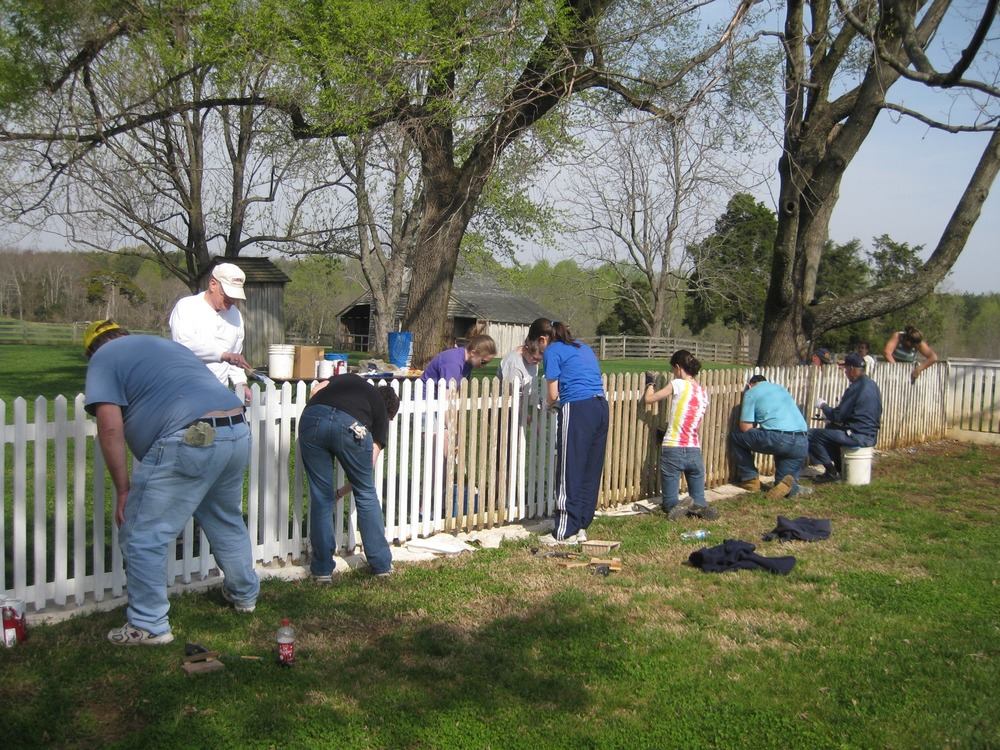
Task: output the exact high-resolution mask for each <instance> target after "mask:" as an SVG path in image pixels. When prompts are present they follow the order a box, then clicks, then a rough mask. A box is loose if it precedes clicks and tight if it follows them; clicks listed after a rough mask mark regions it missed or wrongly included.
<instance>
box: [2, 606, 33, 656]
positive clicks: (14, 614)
mask: <svg viewBox="0 0 1000 750" xmlns="http://www.w3.org/2000/svg"><path fill="white" fill-rule="evenodd" d="M0 610H2V612H3V645H4V646H6V647H7V648H12V647H13V646H16V645H17V644H18V643H21V642H22V641H25V640H27V638H28V619H27V617H26V615H25V612H24V600H23V599H3V600H0Z"/></svg>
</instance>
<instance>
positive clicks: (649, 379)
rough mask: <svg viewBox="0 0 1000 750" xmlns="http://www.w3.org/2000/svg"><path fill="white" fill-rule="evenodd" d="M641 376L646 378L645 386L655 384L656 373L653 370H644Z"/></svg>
mask: <svg viewBox="0 0 1000 750" xmlns="http://www.w3.org/2000/svg"><path fill="white" fill-rule="evenodd" d="M643 377H644V378H645V380H646V387H647V388H649V386H651V385H655V384H656V373H655V372H645V373H643Z"/></svg>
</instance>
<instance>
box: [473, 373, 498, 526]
mask: <svg viewBox="0 0 1000 750" xmlns="http://www.w3.org/2000/svg"><path fill="white" fill-rule="evenodd" d="M480 385H481V386H482V391H481V393H480V398H479V415H478V416H479V456H478V459H477V460H478V465H477V469H478V471H477V480H476V487H475V488H474V489H475V491H476V493H477V494H478V495H479V509H478V512H477V511H476V503H475V495H474V494H473V493H472V492H470V493H469V505H470V506H471V508H470V509H471V510H472V511H473V515H474V517H475V527H476V528H477V529H481V528H483V526H484V525H485V523H486V520H487V517H488V516H487V510H486V507H485V506H486V504H487V503H486V498H487V496H486V489H487V488H486V484H487V481H488V480H487V473H488V472H489V469H490V468H491V467H492V465H493V463H492V461H491V460H490V454H489V452H488V448H489V437H488V431H489V427H490V420H489V416H490V412H489V409H488V408H485V409H484V408H483V406H484V403H483V402H484V401H488V399H489V384H488V383H486V382H481V384H480Z"/></svg>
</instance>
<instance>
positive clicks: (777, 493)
mask: <svg viewBox="0 0 1000 750" xmlns="http://www.w3.org/2000/svg"><path fill="white" fill-rule="evenodd" d="M794 486H795V477H793V476H792V475H791V474H789V475H788V476H785V477H782V478H781V481H780V482H775V483H774V487H772V488H771V489H769V490H768V491H767V495H765V497H766V498H767V499H768V500H780V499H781V498H783V497H787V496H788V493H789V492H791V491H792V487H794Z"/></svg>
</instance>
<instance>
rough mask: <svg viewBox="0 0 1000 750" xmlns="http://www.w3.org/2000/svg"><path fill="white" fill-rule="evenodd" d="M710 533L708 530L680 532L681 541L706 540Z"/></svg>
mask: <svg viewBox="0 0 1000 750" xmlns="http://www.w3.org/2000/svg"><path fill="white" fill-rule="evenodd" d="M711 535H712V532H711V531H709V530H708V529H695V530H694V531H682V532H681V539H689V540H690V539H708V538H709V537H710V536H711Z"/></svg>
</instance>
